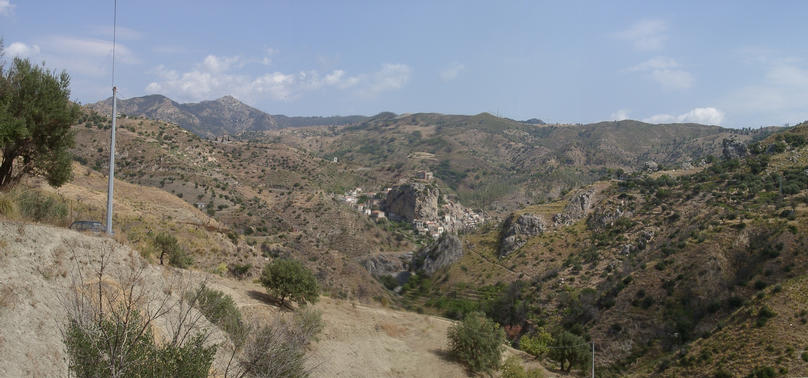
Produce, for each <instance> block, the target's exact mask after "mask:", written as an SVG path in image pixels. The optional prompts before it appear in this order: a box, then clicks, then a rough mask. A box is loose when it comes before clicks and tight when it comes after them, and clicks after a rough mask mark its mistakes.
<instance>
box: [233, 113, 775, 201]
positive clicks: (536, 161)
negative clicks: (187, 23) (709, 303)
mask: <svg viewBox="0 0 808 378" xmlns="http://www.w3.org/2000/svg"><path fill="white" fill-rule="evenodd" d="M767 132H768V131H755V132H751V131H741V130H733V129H725V128H721V127H717V126H705V125H698V124H664V125H654V124H647V123H642V122H638V121H630V120H626V121H619V122H600V123H595V124H588V125H543V124H538V123H536V124H529V123H523V122H517V121H513V120H510V119H506V118H497V117H495V116H493V115H491V114H487V113H482V114H478V115H474V116H464V115H444V114H426V113H419V114H404V115H395V114H392V113H381V114H379V115H376V116H374V117H373V118H371V119H369V120H367V121H365V122H363V123H361V124H358V125H355V126H343V127H332V128H304V129H287V130H277V131H270V132H266V133H264V134H265V135H264V136H256V135H254V134H250V135H249V136H247V137H249V138H250V139H252V140H256V141H272V142H275V143H283V144H287V145H292V146H296V147H298V148H300V149H303V150H307V151H311V152H312V153H314V154H316V155H317V156H321V157H324V158H334V157H336V158H338V159H340V160H341V161H346V162H350V163H354V164H359V165H362V166H366V167H373V169H374V170H376V171H377V172H380V175H381V177H382V178H383V179H385V180H388V181H396V180H398V179H400V178H402V177H407V176H408V175H409V174H411V172H414V171H417V170H430V171H432V172H434V175H435V177H436V178H437V179H439V180H440V182H441V183H442V186H443V187H444V188H446V189H447V190H448V191H451V192H453V193H455V194H456V195H457V196H458V197H459V199H460V201H461V202H463V203H464V204H466V205H467V206H474V207H478V208H483V209H485V210H488V211H494V212H497V211H499V210H504V211H508V210H510V209H513V208H516V207H519V206H525V205H527V204H531V203H537V202H540V201H546V200H552V199H557V198H559V197H560V196H561V194H562V193H566V192H567V191H569V190H571V189H574V188H578V187H580V186H582V185H588V184H591V183H593V182H594V181H596V180H598V179H601V178H604V177H613V178H614V177H619V176H620V175H622V174H623V173H624V172H625V173H631V172H637V171H640V170H645V169H647V168H648V167H655V168H653V169H658V167H660V166H661V167H670V168H679V167H682V166H685V167H688V166H692V165H697V164H700V162H701V160H702V159H704V158H706V157H707V156H710V155H720V154H721V152H722V141H723V140H724V139H727V138H734V139H736V140H738V141H740V142H748V141H751V140H753V139H756V138H757V139H759V138H762V137H763V136H765V135H767Z"/></svg>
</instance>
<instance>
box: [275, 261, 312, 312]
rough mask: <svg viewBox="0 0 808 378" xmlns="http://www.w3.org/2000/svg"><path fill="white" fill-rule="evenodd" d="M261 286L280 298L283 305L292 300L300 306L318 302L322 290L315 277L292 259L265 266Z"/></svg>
mask: <svg viewBox="0 0 808 378" xmlns="http://www.w3.org/2000/svg"><path fill="white" fill-rule="evenodd" d="M261 285H263V286H264V287H265V288H266V289H267V292H268V293H269V294H271V295H274V296H276V297H278V299H280V300H281V303H286V299H291V300H292V301H294V302H297V303H298V304H306V303H307V302H312V303H313V302H316V301H317V298H318V296H319V295H320V288H319V287H318V286H317V280H316V279H315V278H314V275H313V274H312V273H311V271H310V270H308V269H307V268H306V267H305V266H303V264H301V263H300V262H299V261H297V260H292V259H276V260H274V261H273V262H271V263H269V264H267V265H265V266H264V269H263V271H262V272H261Z"/></svg>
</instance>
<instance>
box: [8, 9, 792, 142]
mask: <svg viewBox="0 0 808 378" xmlns="http://www.w3.org/2000/svg"><path fill="white" fill-rule="evenodd" d="M113 4H114V1H113V0H106V1H97V0H96V1H83V0H75V1H64V0H58V1H46V0H0V37H2V38H3V40H4V45H5V55H6V60H7V61H8V60H9V58H10V57H14V56H20V57H26V58H30V59H31V60H32V61H34V62H37V63H41V62H44V63H45V65H46V67H48V68H51V69H55V70H66V71H67V72H68V73H69V74H70V76H71V78H72V82H71V90H72V94H71V96H72V97H73V98H74V99H75V100H77V101H79V102H81V103H92V102H96V101H99V100H102V99H104V98H107V97H109V96H110V95H111V92H112V90H111V87H112V72H111V71H112V37H113V33H112V26H113V13H114V12H113ZM117 14H118V18H117V25H118V27H117V45H116V46H117V47H116V54H115V55H116V64H115V83H116V85H117V86H118V88H119V91H118V93H119V96H120V97H122V98H131V97H137V96H143V95H147V94H163V95H165V96H168V97H170V98H172V99H174V100H176V101H179V102H198V101H203V100H212V99H216V98H219V97H222V96H225V95H232V96H234V97H236V98H238V99H240V100H242V101H244V102H245V103H247V104H249V105H251V106H254V107H256V108H258V109H261V110H263V111H265V112H268V113H271V114H286V115H322V116H328V115H349V114H363V115H373V114H376V113H379V112H382V111H392V112H395V113H416V112H438V113H451V114H477V113H481V112H489V113H492V114H495V115H499V116H502V117H509V118H513V119H518V120H524V119H528V118H540V119H542V120H544V121H546V122H560V123H590V122H597V121H605V120H620V119H636V120H641V121H646V122H652V123H669V122H699V123H705V124H717V125H722V126H727V127H736V128H739V127H760V126H768V125H783V124H786V123H789V124H792V125H793V124H795V123H799V122H802V121H804V120H808V43H805V36H806V35H808V23H806V22H805V15H807V14H808V2H805V1H778V2H764V1H675V2H672V1H574V0H571V1H553V2H549V1H547V2H545V1H451V0H446V1H419V0H409V1H370V0H368V1H350V0H346V1H333V0H332V1H305V0H298V1H251V0H241V1H229V2H224V1H207V0H197V1H179V0H162V1H151V0H138V1H131V0H119V1H118V13H117Z"/></svg>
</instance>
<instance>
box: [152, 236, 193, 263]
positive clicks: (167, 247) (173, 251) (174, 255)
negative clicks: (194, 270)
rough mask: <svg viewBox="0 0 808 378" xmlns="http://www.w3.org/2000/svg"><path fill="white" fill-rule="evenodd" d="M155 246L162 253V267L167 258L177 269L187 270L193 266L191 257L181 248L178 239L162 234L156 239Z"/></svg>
mask: <svg viewBox="0 0 808 378" xmlns="http://www.w3.org/2000/svg"><path fill="white" fill-rule="evenodd" d="M154 244H155V246H156V247H157V249H158V250H159V251H160V265H163V260H164V258H165V256H166V255H167V256H168V263H169V264H171V265H172V266H176V267H177V268H182V269H185V268H187V267H189V266H191V264H193V259H192V258H191V256H189V255H188V253H187V252H185V250H184V249H182V247H180V245H179V243H178V242H177V238H175V237H174V236H173V235H171V234H169V233H167V232H161V233H159V234H157V236H155V237H154Z"/></svg>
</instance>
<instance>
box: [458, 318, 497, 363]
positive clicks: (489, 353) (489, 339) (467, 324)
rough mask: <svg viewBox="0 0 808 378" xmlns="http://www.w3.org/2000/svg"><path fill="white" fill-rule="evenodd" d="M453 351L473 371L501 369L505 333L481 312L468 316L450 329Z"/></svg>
mask: <svg viewBox="0 0 808 378" xmlns="http://www.w3.org/2000/svg"><path fill="white" fill-rule="evenodd" d="M448 336H449V349H450V351H451V353H452V355H454V356H455V357H456V358H457V359H458V360H460V361H462V362H463V363H465V364H466V365H467V366H468V368H469V370H471V371H473V372H488V371H492V370H497V369H499V366H500V359H501V358H502V350H503V349H504V346H503V343H504V342H505V331H503V330H502V328H500V327H499V325H497V323H495V322H494V321H493V320H491V319H488V318H486V317H485V315H483V314H482V313H479V312H472V313H470V314H468V315H466V318H465V319H463V321H462V322H460V323H457V324H455V325H453V326H451V327H450V328H449V334H448Z"/></svg>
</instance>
